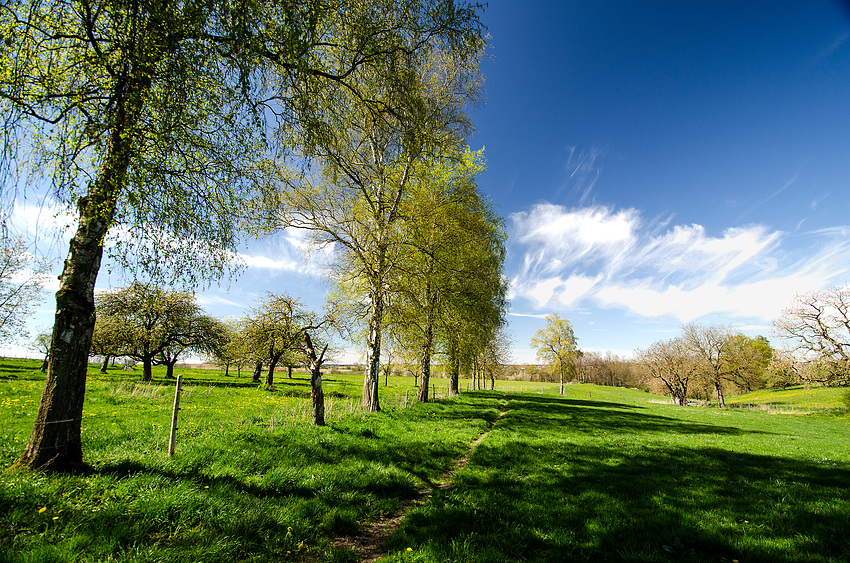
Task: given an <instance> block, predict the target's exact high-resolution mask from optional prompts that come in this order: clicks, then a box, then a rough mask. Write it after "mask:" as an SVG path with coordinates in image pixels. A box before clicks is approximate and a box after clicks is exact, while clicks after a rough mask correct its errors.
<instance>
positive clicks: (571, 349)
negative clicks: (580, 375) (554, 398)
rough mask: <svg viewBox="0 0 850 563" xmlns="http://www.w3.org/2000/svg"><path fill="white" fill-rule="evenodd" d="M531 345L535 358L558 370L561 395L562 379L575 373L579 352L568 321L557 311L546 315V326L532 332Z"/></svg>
mask: <svg viewBox="0 0 850 563" xmlns="http://www.w3.org/2000/svg"><path fill="white" fill-rule="evenodd" d="M531 347H532V348H534V349H535V350H537V359H539V360H542V361H544V362H546V363H548V364H550V365H551V366H552V369H553V370H554V371H556V372H558V376H559V378H560V382H561V395H563V394H564V380H565V378H566V377H567V376H568V375H570V374H574V373H575V370H576V359H577V358H578V356H579V355H580V354H581V351H580V350H579V349H578V346H577V339H576V336H575V333H574V332H573V327H572V325H571V324H570V321H569V320H568V319H562V318H561V317H560V316H559V315H558V313H552V314H551V315H546V326H545V327H544V328H541V329H538V330H537V332H536V333H535V334H534V336H533V337H532V339H531Z"/></svg>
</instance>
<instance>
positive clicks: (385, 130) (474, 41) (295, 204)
mask: <svg viewBox="0 0 850 563" xmlns="http://www.w3.org/2000/svg"><path fill="white" fill-rule="evenodd" d="M422 44H423V49H422V51H418V52H410V53H402V52H400V53H399V58H398V60H397V64H398V68H399V69H400V74H403V75H405V76H406V81H405V82H403V83H388V82H387V81H386V80H384V79H382V78H381V77H378V76H375V77H372V78H371V79H370V82H369V84H370V88H369V92H370V94H369V97H370V98H369V102H368V103H367V101H366V100H364V99H363V98H362V97H361V96H359V95H356V94H354V93H352V92H344V91H336V92H334V93H333V95H332V96H331V95H330V94H325V93H323V94H322V96H327V97H326V98H325V101H324V102H322V103H321V104H320V106H321V107H322V108H323V112H324V113H323V114H322V119H324V121H325V123H326V127H324V128H323V129H322V130H321V131H319V132H318V133H317V134H316V135H312V136H308V137H306V138H305V140H304V142H305V147H306V148H308V149H309V152H310V154H311V156H312V157H313V158H314V159H316V160H317V161H318V162H320V163H321V166H317V167H315V168H310V169H306V170H302V171H300V172H296V171H293V170H292V167H291V166H290V167H285V166H280V165H278V166H276V167H274V168H273V169H272V170H271V173H273V174H274V176H272V177H271V179H272V182H271V183H270V187H272V188H273V189H274V191H271V192H270V193H269V194H268V199H267V200H266V203H265V205H266V207H267V208H270V209H271V210H273V211H274V212H275V213H276V215H275V216H273V217H271V218H270V223H269V224H270V225H271V227H272V228H283V227H290V228H297V229H302V230H305V231H307V232H309V233H310V236H311V240H312V242H313V244H314V245H315V246H316V247H332V248H333V249H334V250H335V260H336V261H335V263H334V265H333V267H332V268H331V270H330V272H331V276H332V277H333V278H334V279H335V281H336V282H337V283H338V284H344V285H346V286H350V287H355V288H359V289H361V290H362V291H363V292H365V302H366V303H368V312H367V313H366V319H367V321H366V324H367V327H368V328H367V335H366V356H367V359H366V373H365V376H364V381H363V400H362V403H363V408H364V409H365V410H367V411H378V410H380V402H379V398H378V389H379V381H380V377H379V376H380V365H381V364H380V359H381V340H382V335H383V329H384V316H385V311H386V305H387V299H388V291H389V290H388V283H389V279H390V276H391V274H392V272H393V271H394V269H395V268H396V267H397V266H398V265H399V264H400V263H401V262H402V261H403V260H404V257H405V256H406V254H407V253H408V252H409V251H410V249H409V245H408V240H407V238H408V237H407V233H406V231H405V228H404V225H405V222H406V221H407V219H408V217H407V216H406V215H405V210H409V203H410V200H411V198H412V193H413V191H412V186H413V183H414V172H415V169H416V166H417V164H418V163H420V162H422V161H425V160H427V158H428V157H429V156H431V155H434V154H439V153H440V152H442V151H445V150H447V148H448V147H450V146H454V145H457V144H458V143H460V142H461V141H462V140H463V138H464V137H465V135H466V134H467V133H468V132H469V130H470V123H469V121H468V117H467V115H466V113H465V107H466V104H467V103H469V102H471V101H474V100H475V99H476V97H477V95H478V92H479V77H478V57H479V54H480V50H481V47H482V43H481V39H480V37H476V36H474V35H470V36H469V37H468V43H467V44H465V45H451V44H449V43H446V42H443V41H438V38H436V37H432V38H430V39H424V38H423V40H422ZM376 107H379V108H380V109H378V110H376V109H375V108H376ZM346 291H349V292H350V289H348V288H347V289H346Z"/></svg>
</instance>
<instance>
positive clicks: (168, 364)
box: [165, 358, 177, 379]
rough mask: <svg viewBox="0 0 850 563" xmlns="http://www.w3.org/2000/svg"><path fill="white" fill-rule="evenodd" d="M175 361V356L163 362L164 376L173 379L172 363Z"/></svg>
mask: <svg viewBox="0 0 850 563" xmlns="http://www.w3.org/2000/svg"><path fill="white" fill-rule="evenodd" d="M176 363H177V358H174V360H173V361H171V362H165V378H166V379H174V365H175V364H176Z"/></svg>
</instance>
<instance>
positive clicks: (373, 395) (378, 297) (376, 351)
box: [362, 281, 384, 412]
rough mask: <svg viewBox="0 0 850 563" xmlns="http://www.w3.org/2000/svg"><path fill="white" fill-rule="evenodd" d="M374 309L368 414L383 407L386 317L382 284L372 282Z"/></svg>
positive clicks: (365, 396)
mask: <svg viewBox="0 0 850 563" xmlns="http://www.w3.org/2000/svg"><path fill="white" fill-rule="evenodd" d="M371 294H372V295H371V297H372V307H371V310H370V312H369V336H368V340H367V342H366V347H367V352H366V354H367V358H366V374H365V375H364V377H363V399H362V406H363V409H364V410H365V411H367V412H378V411H380V410H381V405H380V403H379V401H378V389H379V387H380V376H381V373H380V370H381V324H382V322H383V317H384V296H383V293H382V291H381V288H380V282H378V281H373V282H372V290H371Z"/></svg>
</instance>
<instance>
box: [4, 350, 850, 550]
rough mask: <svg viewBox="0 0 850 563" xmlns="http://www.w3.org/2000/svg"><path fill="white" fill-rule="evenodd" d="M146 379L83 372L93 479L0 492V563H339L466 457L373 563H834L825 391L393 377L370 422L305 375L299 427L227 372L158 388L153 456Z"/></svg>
mask: <svg viewBox="0 0 850 563" xmlns="http://www.w3.org/2000/svg"><path fill="white" fill-rule="evenodd" d="M37 368H38V362H35V361H18V360H0V425H2V426H1V427H0V428H2V429H0V461H2V463H3V465H4V466H5V467H8V466H9V465H11V463H12V462H13V461H14V459H15V458H16V456H17V455H19V453H20V451H21V450H22V448H23V443H24V442H25V441H26V439H27V437H28V436H29V431H30V429H31V424H32V420H33V419H34V415H35V409H36V407H37V403H38V398H39V395H40V393H41V386H42V384H43V381H44V376H43V375H42V374H40V373H39V372H38V369H37ZM163 373H164V372H159V371H155V372H154V377H155V378H156V379H157V381H155V382H154V383H153V384H147V385H142V384H140V383H138V381H137V380H138V378H139V376H140V373H139V371H138V370H137V371H136V372H124V371H122V370H120V369H117V368H116V369H114V370H113V369H111V370H110V371H109V373H108V374H106V375H103V374H100V373H99V372H98V371H97V366H92V368H91V370H90V373H89V379H88V384H87V395H86V404H85V410H84V421H83V447H84V452H85V456H86V460H87V461H88V462H89V463H90V464H92V466H93V467H94V473H93V474H92V475H89V476H72V475H45V474H39V473H22V472H8V471H7V472H0V562H5V561H9V562H11V561H14V562H26V561H32V562H39V563H40V562H45V561H57V562H64V561H69V562H71V561H73V562H89V561H91V562H94V561H116V562H118V561H120V562H141V561H175V562H176V561H210V562H213V561H215V562H218V561H232V560H240V561H242V560H244V561H254V562H265V561H325V562H333V561H337V562H344V561H359V560H360V559H359V557H358V555H357V554H356V553H355V552H354V551H353V550H352V549H351V548H346V547H334V545H335V540H337V539H339V538H344V537H347V536H351V535H354V534H356V533H357V532H358V530H361V529H362V528H363V526H364V524H366V523H369V522H374V521H377V520H379V519H381V518H382V517H385V516H386V515H388V514H391V513H392V512H393V511H394V510H396V509H397V508H398V507H399V506H401V505H402V503H405V502H406V501H409V500H411V499H414V498H416V497H417V496H418V494H419V493H418V491H419V490H421V489H423V488H429V487H432V486H433V485H434V484H436V483H438V482H439V481H440V480H441V478H442V475H444V474H445V473H446V472H447V471H448V470H449V469H450V468H451V467H452V466H453V464H454V463H455V461H456V460H458V459H461V458H463V457H464V456H466V455H467V453H468V455H469V462H468V464H467V465H465V466H464V467H463V468H462V469H460V470H458V471H457V472H456V473H455V474H454V475H453V476H452V478H451V486H448V487H444V488H434V490H433V491H431V492H429V493H428V494H429V495H430V496H428V497H427V498H423V499H421V500H422V501H423V502H421V503H418V504H416V505H414V506H413V508H412V509H411V510H410V511H409V512H408V513H407V516H406V517H405V519H404V520H403V521H402V523H401V524H400V526H399V527H398V528H397V529H396V530H395V531H394V532H393V533H392V534H391V535H390V536H389V538H388V540H387V542H386V544H385V552H386V554H387V556H386V558H385V560H386V561H424V562H444V561H457V562H463V561H469V562H473V561H474V562H480V561H584V560H597V561H600V560H601V561H665V562H666V561H671V562H672V561H717V562H732V561H739V562H741V563H744V562H749V561H780V562H786V561H787V562H791V561H811V562H833V561H834V562H840V561H846V560H848V559H850V535H848V534H847V533H846V531H847V530H848V529H850V433H849V432H848V431H850V416H848V414H847V411H846V409H843V408H842V407H841V402H840V397H839V395H838V394H836V398H835V401H837V403H838V404H837V405H835V406H833V405H832V403H831V402H830V401H831V400H832V399H830V397H832V394H833V392H834V391H835V390H833V389H823V390H818V389H796V390H786V391H774V392H758V393H761V394H762V395H757V394H750V395H748V396H742V397H738V398H733V399H732V400H730V403H732V402H738V403H740V404H742V405H753V404H771V405H783V406H782V409H781V410H778V409H777V408H770V409H757V408H755V409H753V408H747V409H743V408H730V409H723V410H721V409H716V408H702V407H689V408H683V407H675V406H673V405H670V404H668V403H667V402H666V401H665V399H664V398H663V397H658V396H652V395H649V394H647V393H642V392H639V391H634V390H629V389H618V388H609V387H598V386H593V385H579V384H575V385H569V386H567V390H566V394H565V396H563V397H560V396H558V395H557V391H558V389H557V386H556V385H540V384H529V383H528V382H497V384H496V390H495V391H477V392H471V393H462V395H461V396H460V397H458V398H456V399H452V400H440V401H438V402H434V403H429V404H426V405H420V404H415V401H414V399H413V397H414V394H413V391H412V385H413V380H412V379H408V378H393V377H391V378H390V379H389V382H388V383H389V384H388V386H386V387H382V396H381V398H382V405H383V407H384V411H383V412H381V413H378V414H373V415H365V414H361V413H359V411H358V404H359V395H360V387H361V378H360V377H359V376H354V375H348V374H340V375H327V376H326V377H325V384H326V385H325V391H326V394H327V395H328V407H329V408H328V423H329V424H328V426H326V427H323V428H317V427H313V426H311V425H310V424H309V416H310V410H309V409H310V407H309V381H308V379H307V376H306V375H305V374H296V376H295V377H294V378H293V379H292V380H289V379H287V378H286V374H285V373H283V374H278V376H277V380H276V382H275V386H274V388H273V389H265V388H263V387H262V386H258V385H256V384H252V383H251V382H250V374H248V373H246V372H243V373H242V375H241V376H240V377H236V376H235V375H234V374H231V376H230V377H223V376H222V375H221V374H220V373H219V372H217V371H214V370H189V369H184V370H181V369H178V370H177V373H184V374H185V376H184V377H185V379H184V381H185V382H186V386H185V388H184V393H183V398H182V407H183V409H184V410H182V411H181V412H180V425H179V427H180V430H179V432H178V441H177V454H176V455H175V456H174V457H168V456H167V455H166V449H167V443H168V424H169V422H170V416H171V412H170V411H171V403H172V401H173V395H174V390H173V382H164V381H162V376H163ZM442 383H444V380H436V382H435V385H436V387H437V391H438V393H441V392H442V389H441V384H442ZM462 387H463V388H465V387H466V386H465V384H464V385H463V386H462ZM789 392H790V393H795V392H796V393H798V395H797V396H793V395H787V394H788V393H789ZM408 393H409V400H408V401H406V397H407V396H408ZM780 394H784V395H780ZM803 397H808V398H807V399H805V400H804V398H803ZM806 401H810V402H811V403H812V404H808V403H807V402H806ZM792 402H793V408H792V406H791V404H792ZM406 403H407V404H406ZM816 405H824V406H823V407H822V408H818V407H816ZM798 407H799V409H798ZM795 409H798V410H795ZM478 438H483V440H482V441H481V442H480V444H479V445H478V446H477V447H475V448H474V449H473V450H472V451H471V452H469V448H470V446H471V445H472V444H473V442H474V441H475V440H476V439H478Z"/></svg>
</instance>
